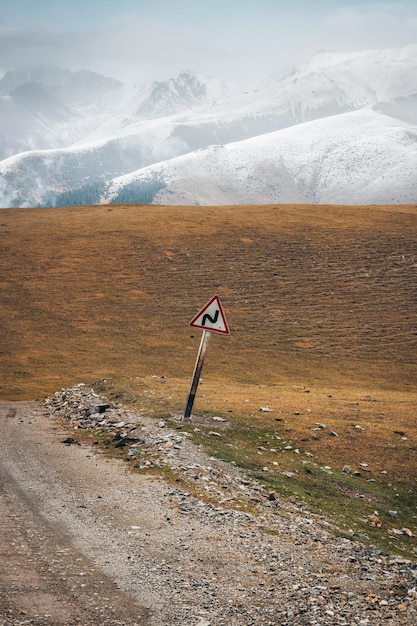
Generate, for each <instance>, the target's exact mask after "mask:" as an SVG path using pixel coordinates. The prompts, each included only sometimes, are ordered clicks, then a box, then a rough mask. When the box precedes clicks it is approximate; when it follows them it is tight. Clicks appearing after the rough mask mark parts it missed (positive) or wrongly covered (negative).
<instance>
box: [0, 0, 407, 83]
mask: <svg viewBox="0 0 417 626" xmlns="http://www.w3.org/2000/svg"><path fill="white" fill-rule="evenodd" d="M411 43H417V1H416V0H398V1H397V0H392V1H387V2H384V1H381V2H377V1H373V0H369V1H368V0H0V75H2V74H3V73H4V72H5V71H6V70H9V69H17V68H22V67H34V66H39V65H58V66H60V67H65V68H68V69H71V70H78V69H83V68H85V69H89V70H92V71H97V72H100V73H103V74H106V75H108V76H113V77H115V78H119V79H121V80H124V81H134V82H143V81H145V80H150V79H156V80H161V79H166V78H169V77H170V76H173V75H175V74H176V73H177V72H178V71H180V70H182V69H186V68H190V69H193V70H195V71H197V72H201V73H204V74H207V75H211V76H219V77H225V78H232V77H235V78H237V79H239V80H240V79H242V78H244V77H245V76H247V77H248V78H249V77H258V76H263V75H266V74H268V73H269V72H270V71H273V70H275V69H281V68H282V67H286V66H289V65H292V64H294V63H300V62H302V61H304V60H306V59H307V58H308V57H309V56H311V55H312V54H314V52H316V51H318V50H323V49H325V50H336V51H352V50H364V49H369V48H379V47H382V48H387V47H395V46H402V45H406V44H411Z"/></svg>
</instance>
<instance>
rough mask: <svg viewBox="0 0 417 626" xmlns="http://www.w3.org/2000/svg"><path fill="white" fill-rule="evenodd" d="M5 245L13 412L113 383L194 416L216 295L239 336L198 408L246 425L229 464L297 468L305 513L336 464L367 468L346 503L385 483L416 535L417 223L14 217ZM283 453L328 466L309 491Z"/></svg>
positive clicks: (157, 211) (325, 215)
mask: <svg viewBox="0 0 417 626" xmlns="http://www.w3.org/2000/svg"><path fill="white" fill-rule="evenodd" d="M0 237H1V246H0V268H1V270H0V281H1V286H2V298H1V305H2V306H1V311H0V315H1V320H0V328H1V331H0V332H1V333H2V337H1V351H2V373H1V380H0V397H1V398H3V399H14V400H16V399H30V398H42V397H43V396H45V395H46V394H49V393H51V392H53V391H55V390H56V389H58V388H60V387H62V386H67V385H71V384H73V383H75V382H80V381H83V382H89V383H93V381H97V380H102V379H106V380H107V381H108V383H102V384H101V386H102V387H105V388H106V390H107V391H108V393H110V394H113V395H119V397H121V398H123V400H125V401H127V400H128V399H129V398H130V399H131V400H132V401H134V402H135V404H136V405H138V406H143V407H146V408H147V409H148V410H152V411H154V412H155V415H168V414H169V413H170V412H177V413H178V412H181V411H182V409H183V406H184V403H185V399H186V393H187V390H188V384H189V379H190V376H191V373H192V369H193V365H194V360H195V356H196V352H197V349H198V344H199V339H200V333H199V331H195V330H193V329H191V328H189V327H188V321H189V320H190V319H191V318H192V317H193V316H194V314H195V313H196V312H197V311H198V310H199V309H200V308H201V307H202V305H203V304H205V302H206V301H207V300H208V299H209V298H210V297H211V296H212V295H214V294H215V293H217V294H219V296H220V297H221V300H222V304H223V306H224V309H225V312H226V315H227V318H228V322H229V325H230V327H231V336H230V337H222V336H213V337H212V340H211V342H210V345H209V349H208V353H207V357H206V362H205V366H204V372H203V378H204V382H203V383H202V386H201V388H200V389H199V394H198V396H197V401H196V407H195V408H196V411H197V412H198V411H200V412H208V413H210V412H211V413H212V414H218V415H219V414H220V415H223V416H226V417H231V418H233V420H234V424H235V427H234V429H232V430H231V431H230V432H233V438H234V439H230V440H229V439H228V438H227V437H230V436H231V435H230V433H229V434H228V435H227V436H226V435H225V436H224V437H223V439H222V442H221V443H219V442H218V441H217V444H216V445H217V453H218V454H221V455H223V456H225V455H226V453H227V452H228V450H229V453H230V450H231V448H230V446H231V445H234V443H233V442H235V443H236V441H238V440H239V442H240V443H239V445H240V449H241V453H239V454H241V458H240V459H239V461H240V462H241V463H242V464H245V463H246V464H247V466H248V467H250V468H251V469H252V470H253V471H255V472H256V471H257V470H262V467H263V466H265V465H266V466H268V467H269V468H270V470H271V473H270V474H269V477H270V476H271V475H272V474H273V472H274V471H275V469H274V468H277V469H276V472H277V475H278V474H279V475H280V476H281V474H280V471H281V470H283V469H284V470H287V469H291V468H294V467H297V468H298V470H297V471H298V473H299V480H298V483H297V484H298V489H300V490H301V491H300V494H299V495H300V497H301V496H303V497H304V496H305V493H304V492H305V490H306V489H307V491H308V489H310V488H312V487H311V484H313V483H314V482H315V481H319V484H320V485H321V487H320V488H321V489H323V486H324V483H323V480H330V481H332V480H333V479H332V478H331V477H330V478H329V479H327V478H325V477H326V476H327V474H325V473H324V472H323V471H321V470H320V468H321V467H323V466H329V467H332V470H333V469H337V470H338V472H339V473H340V470H341V468H342V467H343V465H345V464H348V465H351V466H352V468H353V469H354V470H359V469H360V468H362V471H361V474H362V477H361V480H362V489H363V488H364V487H363V486H364V485H367V490H368V491H367V492H366V493H362V492H361V493H359V492H357V484H356V483H355V482H354V483H353V484H350V482H349V481H352V480H353V479H352V478H350V477H348V478H346V479H344V478H343V480H342V477H341V478H340V481H342V482H343V481H344V482H343V484H342V482H340V481H339V482H340V485H339V487H338V489H339V491H340V492H342V493H344V494H345V495H346V496H347V498H345V500H344V502H345V505H346V503H349V498H350V501H351V504H352V502H354V503H355V504H356V501H357V500H358V499H362V500H366V498H368V500H366V501H367V502H369V507H370V510H369V513H372V512H373V509H375V508H381V507H379V506H378V502H379V500H378V498H381V497H382V496H381V495H380V494H373V495H372V494H371V495H369V494H370V490H371V488H374V487H375V485H374V483H368V482H367V480H375V481H376V483H377V485H381V488H384V489H385V491H384V498H385V497H386V494H387V493H388V491H389V490H390V489H391V490H393V491H392V493H391V492H389V493H390V494H391V495H392V497H393V500H392V502H391V501H390V502H388V500H384V502H385V504H384V507H385V509H387V510H388V507H389V506H390V507H392V508H395V503H396V500H395V498H396V499H397V502H398V499H399V498H400V499H401V502H402V506H403V509H404V510H406V511H407V515H406V516H405V517H404V519H403V520H402V523H403V524H408V526H410V525H412V524H413V523H414V529H413V532H415V531H416V530H417V529H416V528H415V527H416V523H415V517H413V516H414V515H415V513H416V511H415V505H413V503H412V499H413V497H415V495H414V494H415V487H416V479H417V472H416V466H417V461H416V449H417V448H416V435H417V432H416V431H417V428H416V425H415V402H416V390H417V383H416V381H417V378H416V374H417V365H416V356H415V355H416V353H417V351H416V348H417V321H416V320H417V318H416V312H415V307H416V301H417V281H416V255H417V208H416V207H413V206H412V207H330V206H314V207H311V206H290V205H288V206H275V207H274V206H241V207H216V208H207V207H157V206H151V207H146V206H140V207H135V206H111V207H106V206H102V207H90V208H70V209H59V210H43V209H39V210H38V209H36V210H35V209H28V210H25V209H10V210H9V209H6V210H2V211H1V213H0ZM162 376H163V378H160V377H162ZM152 377H154V378H152ZM158 377H159V378H158ZM264 405H268V406H269V407H270V408H272V409H273V412H272V413H260V411H259V408H260V407H261V406H264ZM316 423H325V424H326V426H327V428H326V429H324V430H323V431H315V430H313V429H314V428H315V425H316ZM356 426H361V428H362V430H359V429H357V428H355V427H356ZM248 428H250V429H252V430H251V436H250V437H248ZM256 429H257V430H256ZM255 430H256V433H255ZM330 431H335V432H336V433H337V434H338V435H339V436H338V437H335V436H334V437H332V436H330V434H329V433H330ZM228 432H229V431H228ZM401 433H403V434H401ZM203 434H204V433H203ZM277 437H281V439H280V440H279V439H276V438H277ZM206 439H207V441H205V445H211V446H212V447H213V446H214V444H213V441H211V440H210V438H209V437H208V438H207V437H206ZM245 441H246V443H245ZM280 441H285V442H286V444H289V445H292V447H293V449H294V448H296V449H299V450H300V455H301V456H302V455H303V454H305V453H307V456H303V457H302V458H303V460H304V461H306V460H312V461H313V462H314V463H316V466H314V465H312V469H311V473H309V472H307V479H308V481H309V482H308V484H307V487H306V485H305V484H304V482H305V480H304V479H305V476H304V473H302V472H303V466H302V464H301V465H300V459H301V456H299V455H296V454H293V453H292V452H291V451H285V452H282V453H280V452H277V453H271V452H269V450H270V449H273V450H274V449H279V448H280V444H279V442H280ZM254 442H256V443H259V447H260V449H258V446H255V448H256V450H255V449H254ZM265 442H266V443H265ZM214 447H215V446H214ZM282 447H283V446H282ZM214 452H216V450H214ZM255 454H256V455H257V456H254V455H255ZM274 454H279V459H278V461H277V460H276V457H275V456H274ZM309 455H312V456H309ZM274 462H275V463H277V462H278V466H274V465H273V464H274ZM361 463H362V464H364V463H367V467H366V468H365V467H363V465H362V466H361V465H360V464H361ZM307 469H309V468H307ZM382 471H383V472H385V471H386V472H388V473H387V474H381V472H382ZM315 472H319V474H318V475H316V473H315ZM320 472H321V473H320ZM279 487H280V486H279V485H278V484H277V483H276V484H275V488H277V489H278V488H279ZM287 488H288V487H285V489H287ZM282 489H284V486H282ZM396 489H397V490H398V493H400V494H401V495H398V494H397V493H396V492H395V490H396ZM387 490H388V491H387ZM314 493H315V492H314ZM362 496H363V497H362ZM314 497H315V496H314V495H313V499H314ZM410 502H411V503H410ZM413 507H414V508H413ZM397 508H398V507H397ZM371 509H372V510H371ZM413 520H414V521H413ZM349 523H350V522H349ZM389 523H390V520H389V519H388V518H387V520H386V523H385V525H389Z"/></svg>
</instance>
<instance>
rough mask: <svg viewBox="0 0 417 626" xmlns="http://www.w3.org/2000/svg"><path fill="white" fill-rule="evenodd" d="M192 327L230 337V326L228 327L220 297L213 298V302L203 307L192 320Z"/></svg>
mask: <svg viewBox="0 0 417 626" xmlns="http://www.w3.org/2000/svg"><path fill="white" fill-rule="evenodd" d="M190 326H192V327H194V328H202V329H203V330H210V331H212V332H214V333H221V334H223V335H230V330H229V326H228V325H227V321H226V316H225V314H224V311H223V308H222V305H221V303H220V298H219V296H213V297H212V298H211V300H209V301H208V302H207V304H205V305H204V306H203V308H202V309H201V311H199V312H198V313H197V315H196V316H195V317H193V319H192V320H191V322H190Z"/></svg>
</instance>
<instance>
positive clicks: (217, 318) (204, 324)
mask: <svg viewBox="0 0 417 626" xmlns="http://www.w3.org/2000/svg"><path fill="white" fill-rule="evenodd" d="M190 326H192V327H194V328H202V329H203V334H202V336H201V341H200V348H199V350H198V354H197V360H196V362H195V366H194V373H193V378H192V381H191V387H190V393H189V394H188V399H187V404H186V406H185V411H184V419H185V418H188V417H190V415H191V411H192V410H193V404H194V399H195V395H196V393H197V387H198V383H199V382H200V376H201V370H202V369H203V363H204V357H205V354H206V350H207V345H208V342H209V339H210V334H211V333H212V332H214V333H221V334H223V335H229V334H230V330H229V326H228V325H227V321H226V316H225V314H224V312H223V308H222V305H221V304H220V299H219V297H218V296H214V297H213V298H211V300H209V301H208V302H207V304H206V305H205V306H204V307H203V308H202V309H201V311H199V312H198V313H197V315H196V316H195V317H193V319H192V320H191V322H190Z"/></svg>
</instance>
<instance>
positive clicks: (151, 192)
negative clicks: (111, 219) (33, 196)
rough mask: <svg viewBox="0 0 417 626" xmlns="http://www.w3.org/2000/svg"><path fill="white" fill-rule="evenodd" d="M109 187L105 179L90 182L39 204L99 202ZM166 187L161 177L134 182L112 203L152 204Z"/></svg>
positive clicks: (118, 193)
mask: <svg viewBox="0 0 417 626" xmlns="http://www.w3.org/2000/svg"><path fill="white" fill-rule="evenodd" d="M107 187H108V184H107V183H105V182H103V181H97V182H95V183H88V184H86V185H82V186H81V187H77V188H76V189H70V190H68V191H63V192H62V193H59V194H57V195H55V196H49V198H48V199H47V200H46V201H45V202H44V203H43V204H42V205H39V206H44V207H47V208H54V207H66V206H90V205H92V204H99V203H100V201H101V198H102V197H103V196H104V195H105V193H106V190H107ZM164 187H166V184H165V183H164V182H162V181H160V180H159V179H152V180H151V179H150V180H145V181H137V182H132V183H130V184H129V185H126V186H125V187H122V188H121V189H120V190H119V191H118V192H117V194H116V195H115V196H114V197H113V198H112V200H111V201H110V204H152V201H153V199H154V198H155V196H156V194H157V193H158V191H161V189H164Z"/></svg>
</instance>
